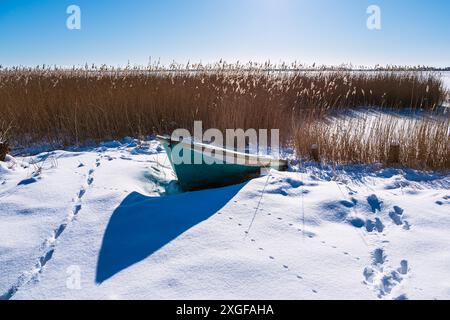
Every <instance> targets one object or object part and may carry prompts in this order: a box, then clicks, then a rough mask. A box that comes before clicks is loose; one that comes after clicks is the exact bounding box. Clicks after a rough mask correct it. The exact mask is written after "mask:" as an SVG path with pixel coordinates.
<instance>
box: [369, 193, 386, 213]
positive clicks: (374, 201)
mask: <svg viewBox="0 0 450 320" xmlns="http://www.w3.org/2000/svg"><path fill="white" fill-rule="evenodd" d="M367 203H368V204H369V205H370V208H371V209H372V212H373V213H377V211H379V212H380V211H381V204H382V203H383V201H380V200H379V199H378V197H377V196H376V195H375V194H372V195H371V196H369V197H367Z"/></svg>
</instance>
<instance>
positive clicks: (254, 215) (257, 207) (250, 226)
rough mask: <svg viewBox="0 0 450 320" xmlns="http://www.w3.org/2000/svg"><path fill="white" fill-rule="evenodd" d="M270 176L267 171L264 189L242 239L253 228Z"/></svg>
mask: <svg viewBox="0 0 450 320" xmlns="http://www.w3.org/2000/svg"><path fill="white" fill-rule="evenodd" d="M265 169H267V167H265ZM271 176H272V174H271V171H270V169H269V174H268V175H267V179H266V183H265V184H264V188H263V190H262V192H261V197H260V198H259V201H258V205H257V206H256V209H255V213H254V214H253V218H252V221H251V222H250V225H249V226H248V229H247V232H246V233H245V237H244V239H246V238H247V236H248V235H249V234H250V229H251V228H252V226H253V222H255V218H256V215H257V214H258V210H259V207H260V205H261V202H262V199H263V197H264V193H265V192H266V188H267V185H268V184H269V180H270V177H271Z"/></svg>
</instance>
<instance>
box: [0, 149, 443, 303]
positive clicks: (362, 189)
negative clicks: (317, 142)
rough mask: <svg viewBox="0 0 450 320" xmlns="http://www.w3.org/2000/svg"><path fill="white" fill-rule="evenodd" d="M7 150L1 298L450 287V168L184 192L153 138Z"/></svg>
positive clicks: (0, 203) (352, 294)
mask: <svg viewBox="0 0 450 320" xmlns="http://www.w3.org/2000/svg"><path fill="white" fill-rule="evenodd" d="M8 160H9V161H8V162H5V163H0V296H1V297H2V298H3V299H449V298H450V278H449V275H448V270H450V232H449V228H450V215H449V214H448V213H449V208H450V192H449V187H450V177H449V176H448V175H443V174H433V173H425V172H417V171H413V170H400V169H383V168H376V167H367V166H352V167H345V168H340V169H338V170H334V169H332V168H328V167H324V168H318V167H315V166H306V167H303V168H302V169H299V168H295V167H294V168H292V172H286V173H280V172H275V171H273V172H271V174H270V175H269V176H264V177H261V178H259V179H255V180H252V181H250V182H248V183H246V184H242V185H238V186H231V187H227V188H222V189H215V190H206V191H200V192H194V193H178V192H177V190H176V187H174V184H173V183H172V182H171V181H172V180H173V179H174V175H173V172H172V170H171V168H170V165H169V162H168V160H167V157H166V155H165V153H164V152H163V150H162V148H161V147H160V146H159V145H158V143H157V142H155V141H148V142H146V143H144V144H137V143H136V142H135V141H133V140H126V141H123V142H110V143H105V144H103V145H102V146H100V147H96V148H90V149H85V150H78V151H71V152H69V151H54V152H51V153H43V154H40V155H37V156H34V157H24V158H21V157H17V158H15V159H14V158H9V159H8ZM266 184H267V186H266ZM265 186H266V187H265ZM264 188H265V192H264V194H262V190H263V189H264ZM258 203H260V205H259V207H258ZM256 208H257V210H256ZM252 220H254V222H253V223H251V222H252Z"/></svg>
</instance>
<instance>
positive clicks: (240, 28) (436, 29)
mask: <svg viewBox="0 0 450 320" xmlns="http://www.w3.org/2000/svg"><path fill="white" fill-rule="evenodd" d="M71 4H75V5H78V6H79V7H80V8H81V13H82V16H81V30H68V29H67V28H66V19H67V17H68V15H67V13H66V9H67V7H68V6H69V5H71ZM372 4H376V5H378V6H379V7H380V8H381V14H382V15H381V22H382V29H381V30H378V31H370V30H368V29H367V27H366V20H367V18H368V15H367V13H366V9H367V7H368V6H369V5H372ZM449 12H450V1H448V0H433V1H424V0H314V1H312V0H160V1H152V0H128V1H125V0H69V1H67V0H1V1H0V64H2V65H4V66H5V65H6V66H11V65H31V66H32V65H37V64H47V65H53V64H57V65H63V66H71V65H82V64H84V63H86V62H87V63H96V64H102V63H105V64H108V65H125V64H126V63H127V62H128V61H130V62H131V63H132V64H142V65H146V64H147V63H148V61H149V57H152V59H153V60H157V59H158V58H160V59H161V61H162V62H163V63H170V62H171V61H172V60H175V61H177V62H180V63H185V62H187V61H191V62H198V61H202V62H214V61H218V60H219V59H221V58H223V59H225V60H227V61H236V60H240V61H241V62H246V61H249V60H252V61H259V62H261V61H265V60H268V59H270V60H271V61H273V62H279V61H287V62H292V61H299V62H303V63H309V64H311V63H314V62H316V63H319V64H340V63H353V64H355V65H375V64H377V63H379V64H383V65H385V64H402V65H418V64H420V65H431V66H450V39H449V38H450V19H449Z"/></svg>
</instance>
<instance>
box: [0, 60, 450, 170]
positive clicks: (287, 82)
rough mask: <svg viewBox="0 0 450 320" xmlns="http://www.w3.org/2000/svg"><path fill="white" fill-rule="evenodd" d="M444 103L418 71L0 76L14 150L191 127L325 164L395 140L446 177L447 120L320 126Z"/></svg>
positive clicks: (408, 160)
mask: <svg viewBox="0 0 450 320" xmlns="http://www.w3.org/2000/svg"><path fill="white" fill-rule="evenodd" d="M445 95H446V92H445V90H444V87H443V84H442V81H441V80H440V79H439V78H438V77H437V76H436V75H435V74H433V73H432V72H418V71H399V70H395V71H389V70H388V71H386V70H385V71H378V72H354V71H349V70H331V71H329V70H322V69H316V70H306V71H305V70H300V69H292V68H291V69H289V68H288V67H286V66H281V67H278V68H273V67H271V66H270V65H260V66H257V65H246V66H239V65H225V64H218V65H214V66H212V67H206V68H205V67H203V66H186V67H184V68H181V67H179V66H175V65H173V66H171V67H170V68H169V69H166V68H160V67H149V68H147V69H141V68H124V69H117V68H111V67H109V68H107V67H105V66H102V67H96V66H86V67H85V68H72V69H58V68H48V67H37V68H11V69H0V119H1V121H0V123H3V124H4V126H5V128H6V125H7V126H8V128H10V129H9V130H7V136H8V138H9V140H10V142H11V144H12V145H13V146H14V145H30V144H33V143H39V142H42V141H45V142H46V143H51V144H54V145H57V146H68V145H74V144H81V143H84V142H86V141H88V140H105V139H117V138H122V137H125V136H133V137H141V136H146V135H152V134H169V133H171V132H172V131H173V130H174V129H176V128H186V129H192V126H193V123H194V121H196V120H201V121H203V126H204V129H208V128H218V129H226V128H242V129H249V128H254V129H260V128H264V129H272V128H275V129H280V134H281V139H282V143H283V144H285V145H287V144H295V145H296V147H297V150H298V152H299V156H300V157H306V156H307V155H308V152H307V148H309V146H310V145H311V144H313V143H316V144H319V145H320V147H321V154H322V155H323V156H324V160H327V161H336V162H339V163H343V162H352V163H353V162H362V163H368V162H384V161H385V151H386V146H387V145H388V143H389V141H392V140H395V139H396V140H398V141H399V142H400V143H402V144H404V147H405V148H406V149H407V150H408V152H407V153H406V154H404V156H403V158H402V164H404V165H407V166H411V167H416V168H431V169H448V168H449V167H450V165H449V163H448V161H449V160H448V159H449V144H448V140H449V139H448V138H449V136H448V127H449V121H448V118H446V119H444V120H441V122H436V120H429V119H428V120H425V119H423V121H421V120H420V121H419V120H418V121H416V122H413V123H410V124H408V126H407V127H402V128H400V129H399V128H397V129H393V128H391V126H390V124H389V123H385V121H384V120H379V123H378V124H372V126H371V129H370V133H369V134H367V133H366V131H367V123H365V122H364V121H361V120H352V122H351V123H349V124H348V125H347V126H346V127H340V126H337V125H333V124H332V123H333V122H329V121H325V120H324V119H325V118H326V117H327V115H328V114H329V113H330V112H336V110H341V109H342V110H344V109H348V108H357V107H361V106H362V107H376V108H385V107H390V108H394V109H396V110H400V109H406V108H413V109H426V110H429V111H430V112H433V111H434V110H436V109H437V108H438V107H439V106H440V105H441V104H442V103H443V101H444V100H445ZM349 121H350V120H349ZM363 129H364V132H365V133H364V135H362V131H363ZM446 129H447V130H446ZM1 132H2V128H1V127H0V135H1V134H2V133H1ZM3 132H4V133H3V135H6V134H5V132H6V129H3ZM395 134H397V136H395ZM394 136H395V137H394ZM4 139H6V137H4ZM436 144H438V145H439V147H436ZM436 149H438V151H436V152H429V151H430V150H436Z"/></svg>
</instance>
